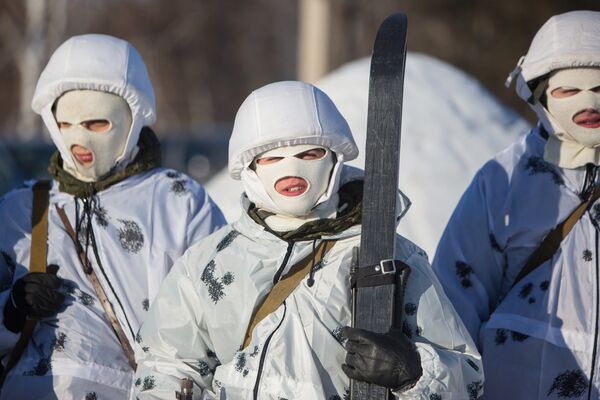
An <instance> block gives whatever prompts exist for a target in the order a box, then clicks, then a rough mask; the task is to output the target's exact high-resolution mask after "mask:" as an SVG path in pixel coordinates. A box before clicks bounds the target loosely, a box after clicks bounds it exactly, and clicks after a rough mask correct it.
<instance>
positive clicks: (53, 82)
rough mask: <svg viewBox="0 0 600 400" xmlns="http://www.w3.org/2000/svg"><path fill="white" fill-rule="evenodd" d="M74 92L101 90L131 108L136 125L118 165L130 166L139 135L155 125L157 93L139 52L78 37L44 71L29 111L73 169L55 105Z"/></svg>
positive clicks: (121, 43)
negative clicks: (53, 109) (36, 114)
mask: <svg viewBox="0 0 600 400" xmlns="http://www.w3.org/2000/svg"><path fill="white" fill-rule="evenodd" d="M70 90H97V91H103V92H109V93H113V94H116V95H118V96H120V97H122V98H123V99H125V101H126V102H127V104H129V107H130V108H131V114H132V124H131V129H130V131H129V135H128V138H127V142H126V144H125V147H124V149H123V152H122V153H121V154H120V155H119V156H118V157H117V159H116V165H121V164H125V163H127V162H129V161H131V160H132V159H133V157H135V154H136V152H137V142H138V139H139V135H140V132H141V129H142V128H143V127H144V126H148V125H151V124H153V123H154V121H155V120H156V103H155V98H154V89H153V88H152V83H151V82H150V78H149V77H148V72H147V70H146V66H145V65H144V61H143V60H142V58H141V56H140V55H139V53H138V52H137V51H136V50H135V48H134V47H133V46H132V45H131V44H130V43H129V42H126V41H125V40H121V39H118V38H115V37H112V36H108V35H99V34H88V35H81V36H74V37H72V38H70V39H68V40H67V41H66V42H64V43H63V44H62V45H61V46H59V47H58V48H57V49H56V51H55V52H54V54H52V57H50V60H49V61H48V64H47V65H46V68H44V70H43V71H42V74H41V75H40V78H39V80H38V83H37V86H36V88H35V93H34V95H33V100H32V102H31V107H32V109H33V111H35V112H36V113H38V114H40V115H41V116H42V118H43V120H44V123H45V124H46V127H47V128H48V131H49V132H50V136H51V137H52V140H53V141H54V143H55V145H56V147H57V148H58V150H59V151H60V154H61V157H62V159H63V163H66V164H69V165H70V166H71V167H72V168H73V169H74V168H75V165H74V164H73V160H72V158H71V155H70V152H69V149H67V148H66V146H65V144H64V143H63V140H62V137H61V133H60V130H59V129H58V125H57V124H56V120H55V119H54V115H53V113H52V106H53V105H54V103H55V101H56V99H58V98H59V97H60V96H61V95H62V94H63V93H65V92H68V91H70Z"/></svg>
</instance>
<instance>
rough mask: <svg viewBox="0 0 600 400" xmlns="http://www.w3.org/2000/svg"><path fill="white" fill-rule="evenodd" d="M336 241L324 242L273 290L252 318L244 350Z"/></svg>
mask: <svg viewBox="0 0 600 400" xmlns="http://www.w3.org/2000/svg"><path fill="white" fill-rule="evenodd" d="M334 244H335V241H333V240H323V241H322V242H321V243H320V244H319V246H317V249H316V250H315V252H314V254H310V255H309V256H308V257H305V258H303V259H302V260H300V261H299V262H298V263H296V264H295V265H294V266H293V267H292V268H290V271H289V272H288V273H287V274H286V275H285V276H284V277H283V278H281V280H279V282H277V283H276V284H275V286H273V289H271V291H270V292H269V294H268V295H267V297H265V299H264V300H263V302H262V303H261V304H260V305H258V306H257V307H256V308H255V309H254V313H253V314H252V318H250V322H249V324H248V328H247V329H246V335H245V336H244V343H243V345H242V349H245V348H246V347H248V345H249V344H250V339H251V338H252V331H253V330H254V328H255V327H256V325H258V323H259V322H260V321H262V320H263V319H264V318H265V317H266V316H267V315H269V314H271V313H272V312H273V311H275V310H277V308H279V306H280V305H282V304H283V302H284V301H285V299H287V297H288V296H289V295H290V294H291V293H292V292H293V291H294V289H295V288H297V287H298V285H299V284H300V282H301V281H302V279H303V278H304V277H305V276H306V275H307V274H308V273H309V272H310V270H311V268H313V267H314V266H315V265H317V264H319V263H320V262H321V260H322V259H323V257H324V256H325V254H326V253H327V252H328V251H329V250H330V249H331V248H332V247H333V245H334Z"/></svg>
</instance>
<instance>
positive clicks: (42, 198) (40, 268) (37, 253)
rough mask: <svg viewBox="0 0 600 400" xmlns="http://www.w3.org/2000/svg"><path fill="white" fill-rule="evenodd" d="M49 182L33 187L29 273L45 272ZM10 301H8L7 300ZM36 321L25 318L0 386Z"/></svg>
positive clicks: (17, 359)
mask: <svg viewBox="0 0 600 400" xmlns="http://www.w3.org/2000/svg"><path fill="white" fill-rule="evenodd" d="M50 186H51V185H50V181H38V182H36V183H35V185H33V188H32V189H33V204H32V211H31V250H30V254H29V272H46V256H47V254H48V204H49V203H48V199H49V197H50ZM9 301H10V300H9ZM36 325H37V319H33V318H27V320H26V321H25V327H24V328H23V330H22V331H21V335H20V336H19V340H18V341H17V343H16V344H15V346H14V347H13V349H12V351H11V352H10V356H9V357H8V361H7V363H6V365H5V366H4V370H3V371H2V375H1V376H0V386H1V385H2V384H3V383H4V380H5V379H6V375H8V372H9V371H10V370H11V369H12V368H13V367H14V366H15V365H16V364H17V362H18V361H19V359H20V358H21V355H22V354H23V352H24V351H25V348H26V347H27V344H28V343H29V340H30V339H31V336H32V335H33V331H34V330H35V327H36Z"/></svg>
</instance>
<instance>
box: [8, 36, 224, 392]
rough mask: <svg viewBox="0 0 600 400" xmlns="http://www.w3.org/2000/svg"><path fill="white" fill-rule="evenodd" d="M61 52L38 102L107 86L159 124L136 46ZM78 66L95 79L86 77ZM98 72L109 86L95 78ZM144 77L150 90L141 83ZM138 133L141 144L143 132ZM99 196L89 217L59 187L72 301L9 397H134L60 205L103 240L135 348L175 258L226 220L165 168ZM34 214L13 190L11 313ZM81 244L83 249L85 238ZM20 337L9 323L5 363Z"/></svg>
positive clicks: (118, 305)
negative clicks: (106, 57)
mask: <svg viewBox="0 0 600 400" xmlns="http://www.w3.org/2000/svg"><path fill="white" fill-rule="evenodd" d="M62 49H63V50H65V49H67V50H68V52H67V53H68V54H71V55H73V57H69V56H65V53H64V52H63V53H61V52H57V53H58V54H59V56H57V58H56V59H54V62H53V61H52V60H51V62H50V63H49V66H48V67H47V70H48V69H50V70H52V69H53V70H52V71H46V73H47V75H45V76H46V78H48V76H50V77H51V78H48V79H46V80H45V81H44V80H43V79H41V80H40V81H41V84H40V85H38V91H37V92H36V97H35V98H36V99H39V97H38V96H41V95H45V96H46V100H47V101H48V102H49V103H48V104H51V103H53V102H54V100H55V99H56V98H57V97H58V96H60V94H61V93H62V91H63V90H66V89H67V88H87V89H95V88H103V89H104V90H108V91H112V92H119V93H121V94H122V96H123V97H124V98H126V99H129V101H130V104H132V103H133V104H135V105H136V106H137V108H136V107H132V112H133V118H134V120H135V119H136V115H137V116H138V117H139V114H136V113H140V112H142V111H140V108H144V107H145V106H144V105H143V103H144V102H147V104H146V106H147V107H148V108H146V112H148V114H146V116H145V117H142V118H141V120H142V121H143V122H144V121H145V122H150V120H151V118H149V117H152V118H153V113H154V97H153V93H152V88H151V86H148V85H149V80H147V76H146V75H145V67H144V65H143V63H142V61H141V58H139V55H137V54H134V53H133V52H135V50H134V49H133V48H132V47H131V45H129V44H128V43H127V42H124V41H121V40H119V39H116V38H111V37H108V36H104V35H85V36H81V37H75V38H72V39H70V41H68V42H66V44H65V45H64V47H63V48H62ZM107 49H108V50H109V53H108V54H109V56H110V58H111V59H112V60H113V61H114V63H110V65H113V66H116V68H115V69H113V70H107V69H106V65H99V64H100V63H99V62H98V67H99V68H101V69H102V70H101V71H98V68H94V64H93V63H92V65H91V66H90V63H89V61H90V60H91V59H94V57H98V55H99V54H100V55H102V54H106V53H105V51H106V50H107ZM115 49H116V50H115ZM75 55H76V56H75ZM100 58H101V56H100ZM82 64H83V68H82ZM78 68H82V69H83V70H84V71H86V74H87V76H83V77H82V76H81V75H80V74H78V72H81V69H78ZM132 71H135V72H132ZM128 73H129V74H131V73H136V74H139V75H143V76H142V77H139V76H138V77H137V79H138V82H137V83H138V85H136V84H135V82H134V83H132V82H131V81H132V80H135V79H133V78H131V77H130V78H129V81H127V80H126V81H125V83H123V81H122V80H121V77H123V76H127V75H128ZM98 74H99V75H100V76H101V78H102V79H101V80H102V82H101V83H98V82H96V81H94V77H98ZM144 77H145V79H146V80H147V84H148V85H146V86H145V85H143V84H142V85H139V83H140V81H142V82H143V81H144ZM99 79H100V78H99ZM44 106H45V105H44ZM138 119H140V118H138ZM54 124H55V125H56V123H55V122H54ZM140 128H141V126H140ZM55 132H56V131H55ZM135 136H136V139H137V136H139V135H135ZM136 141H137V140H136ZM134 145H135V143H134ZM153 151H158V148H155V149H153ZM140 152H141V150H140ZM92 199H93V200H91V201H92V202H91V204H92V208H91V213H89V214H86V213H84V212H83V211H82V210H83V209H84V204H83V200H82V199H81V198H76V197H74V196H73V195H71V194H68V193H65V192H63V191H61V190H59V181H56V180H54V181H53V182H52V189H51V191H50V206H49V217H48V225H49V229H48V255H47V262H48V264H56V265H58V266H59V267H60V269H59V271H58V277H59V278H60V279H61V280H62V287H61V291H62V292H63V293H65V294H66V300H65V302H64V304H63V307H62V308H61V310H60V311H59V313H58V314H57V315H56V316H55V317H50V318H46V319H42V320H41V321H40V322H39V323H38V325H37V329H36V331H35V332H34V334H33V337H32V339H31V340H30V342H29V344H28V346H27V348H26V349H25V352H24V354H23V355H22V357H21V360H20V362H19V363H18V364H17V365H16V366H15V367H14V368H13V369H12V370H11V371H10V373H9V375H8V377H7V379H6V382H5V384H4V386H3V388H2V392H1V396H0V398H2V399H11V400H14V399H32V400H34V399H35V400H40V399H61V400H64V399H77V400H84V399H85V400H116V399H128V398H130V396H132V388H133V382H134V374H133V371H132V368H131V367H130V365H129V364H128V361H127V359H126V357H125V355H124V352H123V350H122V348H121V345H120V343H119V342H118V340H117V338H116V335H115V333H114V332H113V330H112V327H111V325H110V323H109V322H108V319H107V318H106V315H105V312H104V310H103V308H102V306H101V304H100V302H99V300H98V298H97V297H96V294H95V291H94V289H93V287H92V285H91V283H90V281H89V280H88V278H87V277H86V275H85V273H84V272H83V270H82V266H81V264H80V261H79V259H78V257H77V251H76V249H75V245H74V243H73V242H72V240H71V238H70V237H69V235H68V234H67V231H66V230H65V228H64V227H63V224H62V222H61V220H60V219H59V216H58V213H57V211H56V209H55V206H59V207H62V208H64V210H65V212H66V214H67V216H68V218H69V220H70V223H71V225H72V226H73V227H74V228H76V227H77V226H78V225H79V226H81V227H82V229H83V230H87V229H88V225H87V221H88V219H91V221H90V223H91V225H90V227H91V230H92V236H93V238H94V240H92V241H91V243H89V246H88V248H87V249H86V252H87V256H88V258H89V259H90V261H91V263H92V266H93V269H94V270H95V272H96V274H97V276H98V278H99V280H100V282H101V284H102V286H103V288H104V291H105V292H106V294H107V296H108V299H109V301H110V302H111V303H112V306H113V308H114V310H115V313H116V315H117V318H118V320H119V322H120V324H121V326H122V327H123V330H124V332H125V334H126V336H127V338H128V340H129V342H130V343H131V344H132V346H135V345H136V344H135V334H136V333H137V331H138V328H139V326H140V324H141V322H142V320H143V319H144V317H145V315H146V313H147V311H148V308H149V306H150V304H151V302H152V299H153V298H154V296H155V295H156V293H157V291H158V288H159V286H160V283H161V281H162V280H163V278H164V277H165V276H166V275H167V273H168V272H169V270H170V268H171V266H172V265H173V262H174V261H175V260H176V259H177V258H179V256H180V255H182V254H183V252H184V251H185V249H186V248H188V247H189V246H190V245H192V244H193V243H195V242H196V241H197V240H198V239H200V238H203V237H205V236H207V235H208V234H210V233H211V232H213V231H214V230H215V229H217V228H218V227H220V226H222V225H223V224H224V223H225V221H224V218H223V216H222V214H221V212H220V211H219V209H218V208H217V207H216V206H215V204H214V203H213V202H212V200H211V199H210V198H209V196H208V195H207V194H206V192H205V191H204V190H203V188H202V187H200V186H199V185H198V184H197V183H195V182H194V181H193V180H191V179H190V178H188V177H187V176H185V175H183V174H181V173H179V172H177V171H174V170H169V169H165V168H154V169H151V170H148V171H145V172H141V173H138V174H134V175H131V176H129V177H126V178H125V179H123V180H121V181H119V182H117V183H115V184H113V185H112V186H110V187H108V188H106V189H104V190H101V191H100V192H98V193H96V195H95V196H93V197H92ZM77 209H78V211H77ZM31 213H32V190H31V188H30V187H26V188H23V189H18V190H14V191H12V192H10V193H8V194H7V195H6V196H4V198H3V199H2V200H1V201H0V221H2V222H1V223H0V307H2V308H3V307H4V304H5V303H6V302H7V301H10V300H9V294H10V292H11V286H12V285H13V283H14V282H15V281H16V280H17V279H20V278H22V277H23V276H24V275H25V274H26V273H27V272H28V268H29V258H30V245H31V241H30V240H31ZM76 229H77V228H76ZM82 229H78V233H79V235H80V239H81V238H82V237H83V236H85V234H83V230H82ZM81 243H82V245H84V244H83V240H82V239H81ZM17 338H18V335H17V334H14V333H12V332H10V331H8V330H7V329H6V327H5V326H4V324H3V323H2V324H0V352H1V353H2V354H3V356H4V362H6V359H7V357H6V355H7V354H8V353H9V352H10V350H11V348H12V346H13V345H14V344H15V342H16V340H17Z"/></svg>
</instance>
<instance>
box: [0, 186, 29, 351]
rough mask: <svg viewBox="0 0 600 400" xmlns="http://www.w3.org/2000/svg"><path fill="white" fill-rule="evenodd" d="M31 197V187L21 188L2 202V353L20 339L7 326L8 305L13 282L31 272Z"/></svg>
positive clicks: (0, 286) (0, 275) (0, 221)
mask: <svg viewBox="0 0 600 400" xmlns="http://www.w3.org/2000/svg"><path fill="white" fill-rule="evenodd" d="M31 200H32V195H31V190H30V189H21V190H16V191H13V192H11V193H9V194H7V195H6V197H5V198H4V199H3V200H1V201H0V227H1V228H0V356H4V355H6V354H8V353H9V352H10V351H11V350H12V347H13V346H14V345H15V343H16V342H17V340H18V338H19V335H18V334H15V333H13V332H11V331H9V330H8V329H6V326H4V306H5V304H6V302H7V301H10V291H11V290H12V286H13V283H14V282H15V281H16V280H17V279H20V278H22V277H23V276H25V275H26V274H27V272H28V267H27V266H28V265H29V254H30V246H31V241H30V237H31Z"/></svg>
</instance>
